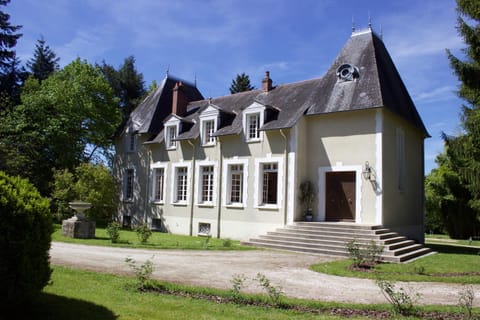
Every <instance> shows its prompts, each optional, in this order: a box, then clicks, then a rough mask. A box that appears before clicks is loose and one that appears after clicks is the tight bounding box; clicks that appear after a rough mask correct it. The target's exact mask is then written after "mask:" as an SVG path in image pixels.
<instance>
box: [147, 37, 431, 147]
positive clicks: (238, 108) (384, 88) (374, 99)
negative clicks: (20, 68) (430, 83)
mask: <svg viewBox="0 0 480 320" xmlns="http://www.w3.org/2000/svg"><path fill="white" fill-rule="evenodd" d="M343 64H350V65H353V66H355V67H357V68H358V78H356V79H354V80H353V81H342V80H339V79H338V76H337V74H336V72H337V68H338V67H339V66H341V65H343ZM254 102H258V103H260V104H262V105H265V106H266V107H267V109H268V110H271V111H272V112H271V113H270V114H271V116H269V117H267V121H266V122H265V124H264V125H263V126H262V128H261V130H278V129H283V128H291V127H292V126H294V125H295V124H296V123H297V121H298V119H299V118H300V117H302V116H303V115H316V114H324V113H332V112H342V111H353V110H363V109H373V108H387V109H388V110H390V111H392V112H394V113H395V114H397V115H399V116H400V117H402V118H404V119H405V120H407V121H408V122H410V123H411V124H413V125H414V126H415V127H416V128H417V129H419V130H420V131H421V132H422V134H423V135H424V136H425V137H428V132H427V130H426V128H425V126H424V124H423V122H422V120H421V118H420V116H419V114H418V112H417V110H416V108H415V105H414V104H413V101H412V99H411V97H410V95H409V94H408V91H407V89H406V88H405V85H404V83H403V81H402V79H401V78H400V75H399V74H398V71H397V69H396V68H395V65H394V64H393V61H392V59H391V57H390V55H389V54H388V52H387V50H386V48H385V46H384V44H383V42H382V40H381V39H380V38H379V37H378V36H377V35H376V34H375V33H374V32H372V31H371V30H365V31H361V32H357V33H354V34H353V35H352V36H351V37H350V39H349V40H348V41H347V43H346V44H345V46H344V47H343V49H342V50H341V51H340V54H339V55H338V56H337V57H336V59H335V60H334V62H333V64H332V65H331V67H330V68H329V70H328V71H327V73H326V74H325V75H324V76H323V77H321V78H317V79H312V80H306V81H301V82H296V83H290V84H284V85H278V86H276V87H274V88H273V89H272V90H271V91H269V92H263V91H262V90H260V89H257V90H252V91H247V92H241V93H236V94H232V95H228V96H223V97H217V98H212V99H208V100H198V99H197V101H194V102H191V103H189V106H188V112H187V115H184V118H185V119H186V120H187V119H188V120H190V121H193V122H194V124H193V126H191V127H190V129H189V130H188V131H183V132H182V133H181V134H180V135H179V136H178V137H177V140H189V139H197V138H198V137H199V134H200V133H199V130H200V121H199V114H200V113H201V112H202V111H203V110H205V108H206V107H208V105H209V104H212V105H214V106H216V107H217V108H219V109H221V110H222V111H223V112H224V113H225V114H229V115H231V114H234V115H236V116H235V117H233V120H232V119H231V120H230V121H226V123H225V122H223V123H222V125H221V127H220V128H219V130H218V131H217V132H216V133H215V136H224V135H234V134H240V133H241V132H242V112H243V110H244V109H245V108H247V107H248V106H250V105H251V104H252V103H254ZM170 103H171V101H170ZM161 141H163V134H159V135H158V136H157V137H156V138H155V139H154V140H153V141H152V142H161Z"/></svg>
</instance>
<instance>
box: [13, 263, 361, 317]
mask: <svg viewBox="0 0 480 320" xmlns="http://www.w3.org/2000/svg"><path fill="white" fill-rule="evenodd" d="M132 281H133V279H131V278H127V277H120V276H114V275H109V274H101V273H93V272H88V271H79V270H74V269H68V268H63V267H55V268H54V272H53V274H52V284H51V285H49V286H47V287H45V289H44V293H43V294H42V295H41V296H40V298H39V299H38V301H37V302H36V303H35V304H34V305H33V306H31V307H29V308H24V309H23V310H24V312H26V313H27V314H26V315H22V314H18V315H17V316H19V317H21V316H24V317H25V318H28V317H29V316H30V315H31V316H32V317H31V318H32V319H39V320H43V319H63V320H69V319H88V320H95V319H102V320H110V319H112V320H113V319H119V320H125V319H143V320H148V319H341V318H338V317H334V316H329V315H314V314H307V313H300V312H295V311H289V310H282V309H272V308H265V307H260V306H244V305H237V304H232V303H222V304H219V303H216V302H212V301H207V300H202V299H193V298H188V297H179V296H173V295H164V294H156V293H139V292H137V291H135V290H133V289H131V283H132ZM356 319H363V318H356Z"/></svg>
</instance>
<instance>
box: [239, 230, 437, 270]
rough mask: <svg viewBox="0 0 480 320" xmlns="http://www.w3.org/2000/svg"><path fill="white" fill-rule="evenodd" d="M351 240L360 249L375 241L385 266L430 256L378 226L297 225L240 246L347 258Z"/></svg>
mask: <svg viewBox="0 0 480 320" xmlns="http://www.w3.org/2000/svg"><path fill="white" fill-rule="evenodd" d="M353 239H355V241H356V242H357V243H358V244H360V245H368V244H370V243H371V241H375V243H376V244H377V245H381V246H383V253H382V254H381V259H382V261H386V262H408V261H410V260H412V259H415V258H418V257H421V256H424V255H427V254H430V253H432V251H431V249H429V248H426V247H424V246H423V245H421V244H417V243H415V242H414V241H413V240H409V239H407V238H406V237H404V236H401V235H399V234H398V233H396V232H391V231H390V230H389V229H386V228H384V227H383V226H381V225H361V224H354V223H342V222H296V223H295V224H293V225H288V226H285V227H284V228H281V229H277V230H276V231H273V232H268V233H267V234H266V235H261V236H259V237H258V238H255V239H250V240H249V241H247V242H243V243H242V244H245V245H252V246H256V247H264V248H273V249H280V250H290V251H296V252H308V253H314V254H325V255H335V256H345V257H346V256H348V253H347V250H346V243H347V242H349V241H351V240H353Z"/></svg>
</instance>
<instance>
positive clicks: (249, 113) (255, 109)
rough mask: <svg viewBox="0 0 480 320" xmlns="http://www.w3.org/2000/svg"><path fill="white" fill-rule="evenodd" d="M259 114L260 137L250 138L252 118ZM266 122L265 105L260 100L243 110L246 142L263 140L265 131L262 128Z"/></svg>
mask: <svg viewBox="0 0 480 320" xmlns="http://www.w3.org/2000/svg"><path fill="white" fill-rule="evenodd" d="M256 115H258V129H257V130H258V137H254V138H250V137H249V135H250V119H251V118H252V117H253V116H256ZM264 123H265V106H263V105H261V104H260V103H258V102H255V103H253V104H252V105H250V106H249V107H248V108H246V109H245V110H244V111H243V134H244V136H245V141H246V142H260V141H263V131H260V128H261V127H262V126H263V124H264Z"/></svg>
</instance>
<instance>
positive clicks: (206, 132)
mask: <svg viewBox="0 0 480 320" xmlns="http://www.w3.org/2000/svg"><path fill="white" fill-rule="evenodd" d="M202 123H203V128H202V129H203V130H202V144H203V145H213V144H215V137H214V136H213V134H214V133H215V120H204V121H202Z"/></svg>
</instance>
